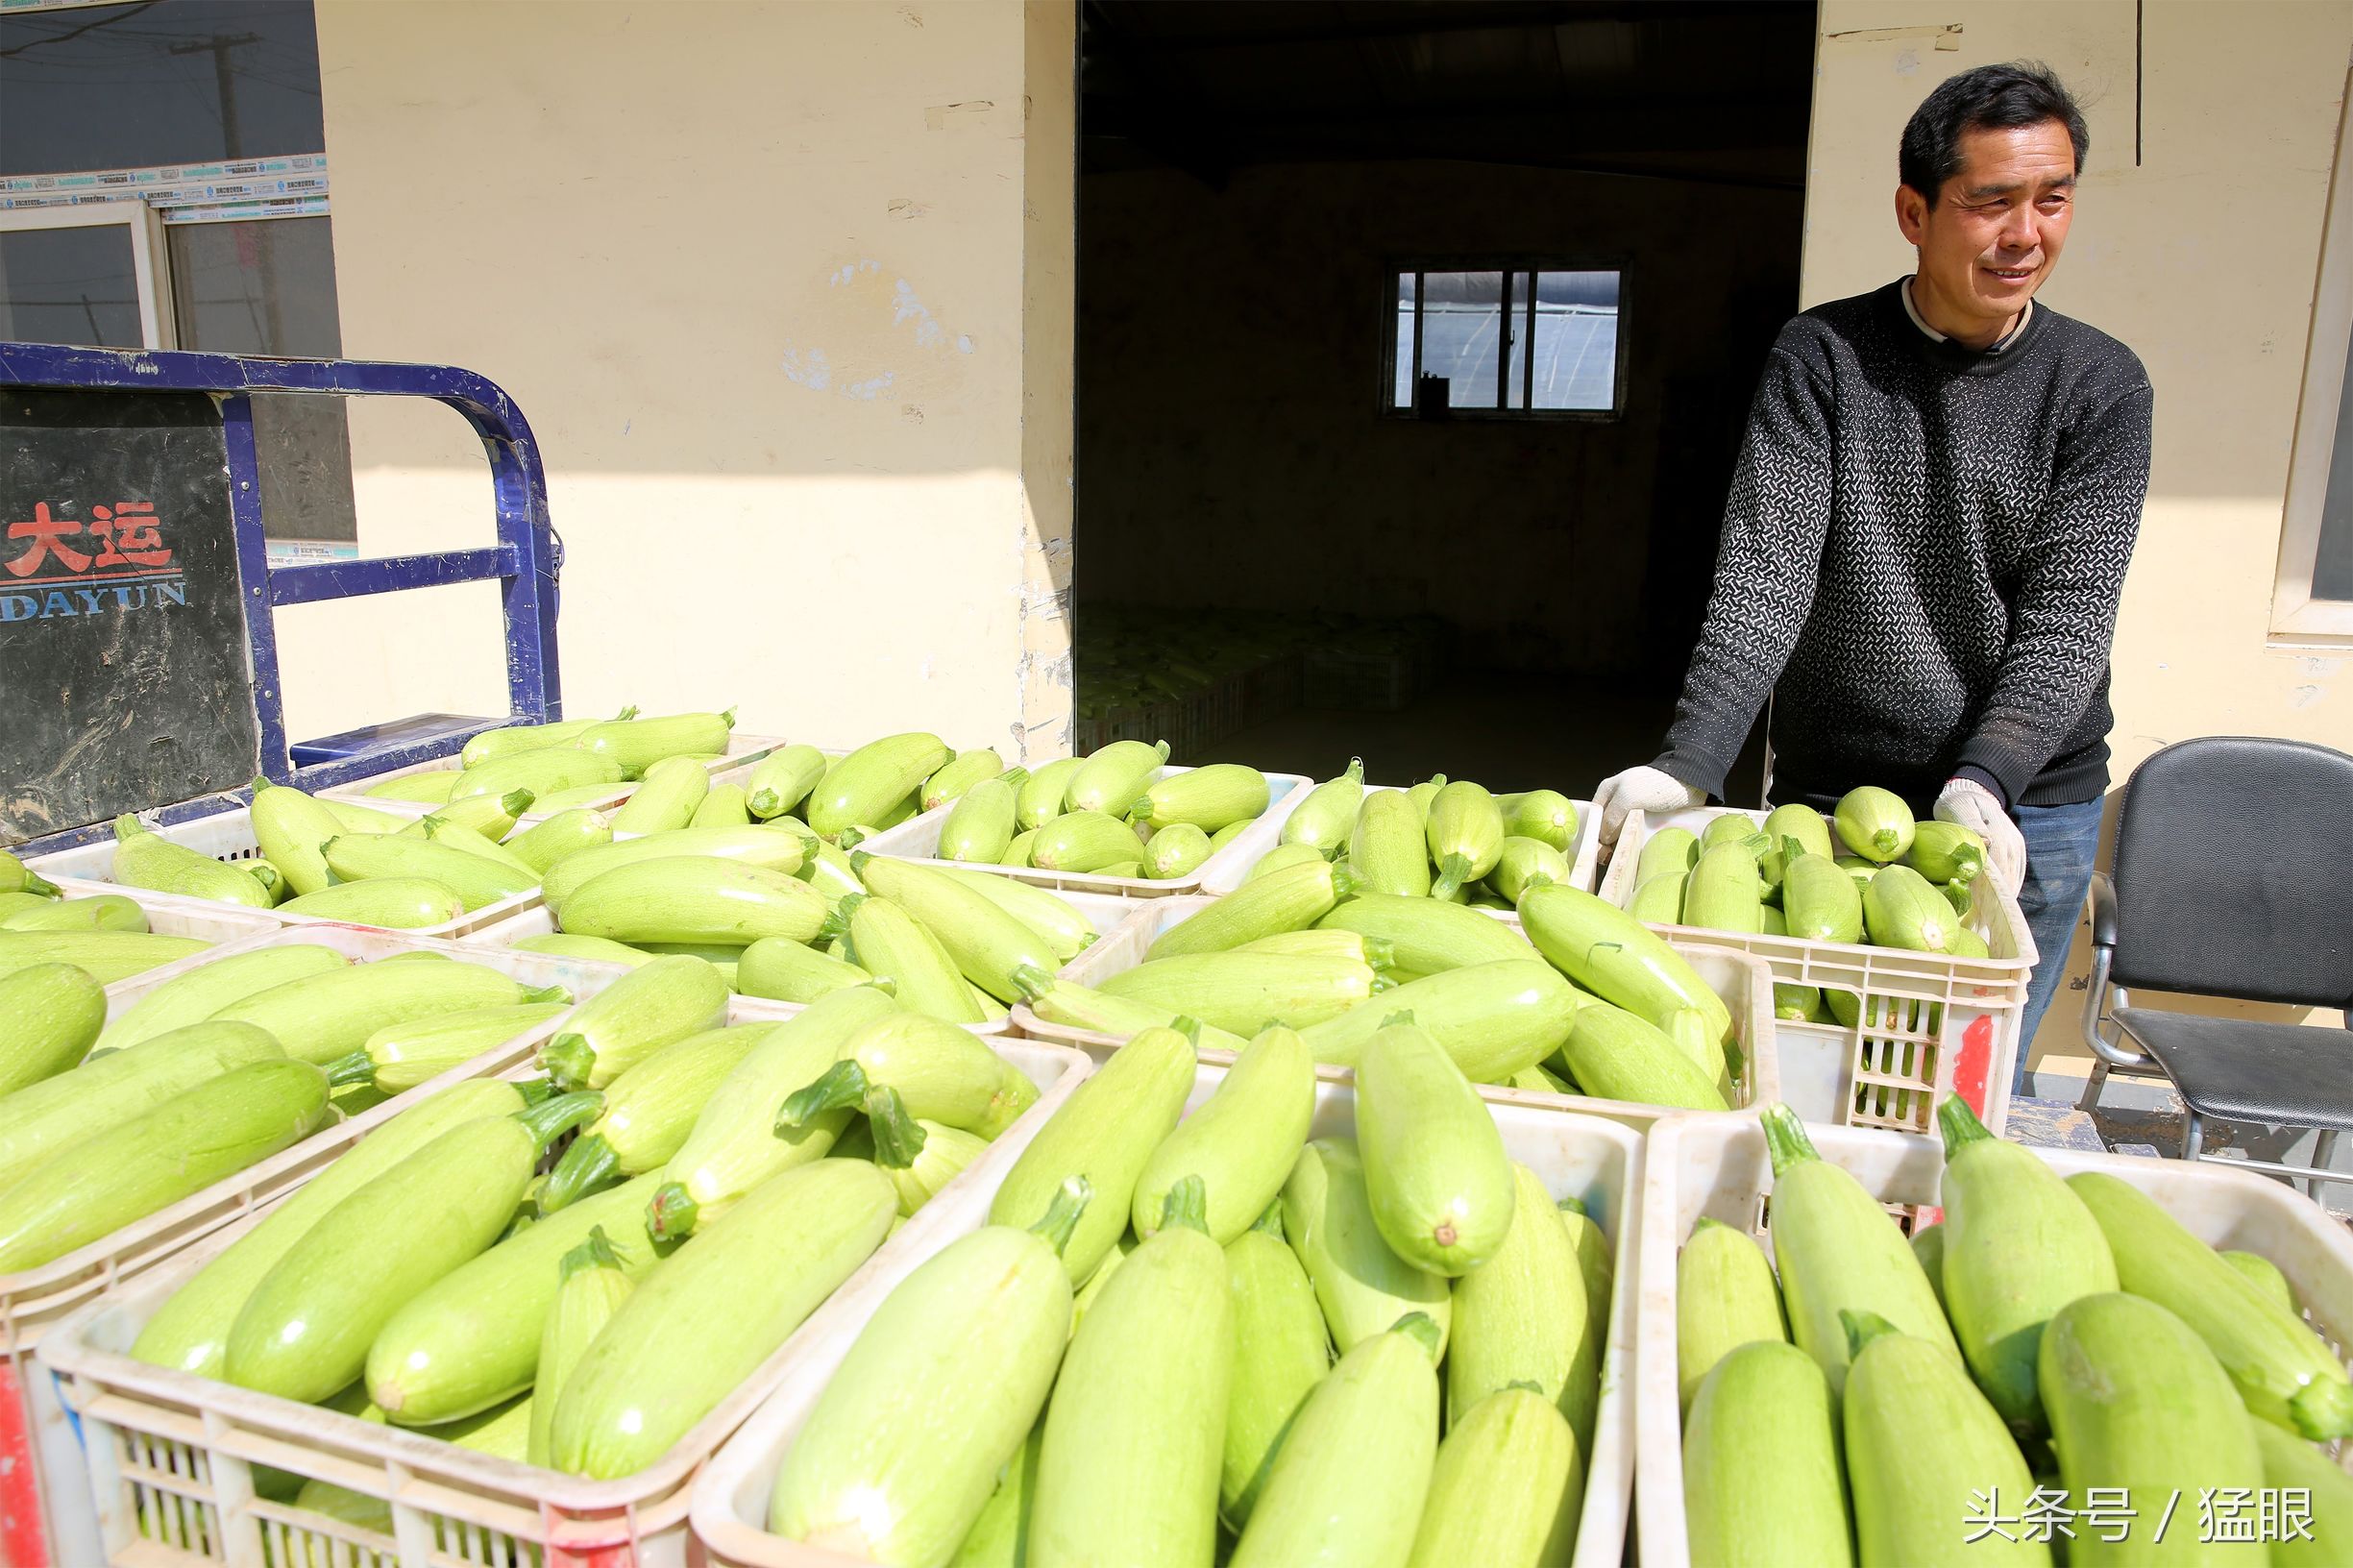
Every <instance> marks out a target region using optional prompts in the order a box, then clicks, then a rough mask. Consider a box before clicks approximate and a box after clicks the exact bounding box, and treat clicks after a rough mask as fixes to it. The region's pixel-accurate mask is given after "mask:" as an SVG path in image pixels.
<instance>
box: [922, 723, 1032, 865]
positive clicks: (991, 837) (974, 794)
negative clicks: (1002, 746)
mask: <svg viewBox="0 0 2353 1568" xmlns="http://www.w3.org/2000/svg"><path fill="white" fill-rule="evenodd" d="M995 755H996V753H995V752H993V751H992V752H990V753H989V756H990V757H991V759H992V760H993V759H994V758H995ZM1015 772H1017V773H1019V772H1021V771H1020V770H1019V769H1016V770H1015ZM1024 776H1026V775H1024ZM1017 782H1018V780H1009V779H1006V778H999V777H991V778H984V779H982V780H980V781H979V782H978V783H976V784H974V785H972V786H971V787H970V788H969V789H967V790H966V791H965V792H964V793H963V794H961V795H959V796H956V797H955V803H954V804H953V805H951V806H949V807H948V809H947V817H946V820H945V821H942V822H941V824H940V853H939V858H940V859H942V860H956V861H977V862H979V863H980V864H982V865H984V866H993V865H995V864H996V862H997V860H998V859H999V857H1001V856H1002V855H1003V854H1004V853H1005V848H1006V845H1010V844H1012V843H1013V834H1014V826H1013V813H1014V800H1015V789H1014V786H1015V784H1016V783H1017Z"/></svg>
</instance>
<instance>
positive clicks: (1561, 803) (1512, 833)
mask: <svg viewBox="0 0 2353 1568" xmlns="http://www.w3.org/2000/svg"><path fill="white" fill-rule="evenodd" d="M1495 803H1496V804H1497V805H1498V806H1500V807H1502V808H1503V813H1504V833H1505V836H1506V837H1507V838H1520V839H1533V840H1535V841H1536V842H1537V843H1538V844H1541V845H1545V846H1546V847H1547V848H1549V849H1551V850H1552V851H1553V852H1554V853H1555V854H1560V855H1565V854H1567V853H1568V852H1569V848H1570V846H1571V845H1574V844H1576V842H1577V802H1576V801H1574V800H1572V799H1570V798H1569V797H1568V796H1565V795H1562V794H1561V793H1560V792H1559V791H1558V790H1530V791H1528V792H1527V793H1526V794H1524V795H1505V796H1497V797H1496V800H1495Z"/></svg>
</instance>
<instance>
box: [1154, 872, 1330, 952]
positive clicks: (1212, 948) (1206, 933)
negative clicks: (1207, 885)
mask: <svg viewBox="0 0 2353 1568" xmlns="http://www.w3.org/2000/svg"><path fill="white" fill-rule="evenodd" d="M1355 892H1356V879H1355V878H1354V877H1353V876H1351V875H1350V874H1349V873H1348V871H1347V870H1345V869H1343V868H1340V867H1336V866H1332V865H1328V864H1326V863H1325V862H1323V861H1321V860H1311V861H1307V862H1304V863H1302V864H1300V865H1297V866H1290V867H1286V868H1285V869H1284V870H1279V871H1275V872H1271V873H1269V874H1268V875H1265V876H1262V877H1257V878H1255V879H1253V880H1251V881H1248V882H1245V883H1243V884H1242V885H1241V886H1240V887H1239V888H1238V889H1237V890H1235V891H1234V892H1233V893H1231V894H1227V895H1226V896H1225V897H1223V898H1219V899H1216V900H1214V901H1213V902H1211V903H1210V904H1209V905H1208V906H1207V907H1206V908H1204V909H1202V910H1200V911H1199V912H1198V913H1196V914H1194V915H1193V916H1191V917H1190V918H1189V919H1183V920H1180V921H1178V922H1177V923H1176V924H1174V925H1172V926H1170V927H1169V928H1168V929H1167V930H1165V931H1163V932H1162V933H1161V934H1160V935H1159V936H1158V937H1156V938H1154V939H1153V941H1152V945H1151V946H1150V947H1148V948H1146V949H1145V950H1144V957H1145V959H1146V960H1147V961H1157V960H1160V959H1164V958H1178V957H1182V956H1185V955H1188V954H1194V953H1220V952H1227V951H1230V950H1232V949H1234V948H1237V947H1242V946H1246V945H1248V944H1249V943H1253V942H1257V941H1259V940H1260V939H1262V938H1264V937H1271V936H1276V935H1279V934H1281V933H1283V932H1287V931H1304V930H1306V929H1307V928H1308V927H1309V926H1311V925H1313V924H1315V923H1316V922H1317V921H1318V920H1320V919H1323V918H1324V917H1325V916H1327V915H1330V914H1331V913H1332V911H1333V909H1334V907H1335V906H1336V905H1337V904H1339V903H1340V902H1341V901H1342V900H1344V899H1346V898H1348V897H1349V896H1350V895H1352V894H1354V893H1355Z"/></svg>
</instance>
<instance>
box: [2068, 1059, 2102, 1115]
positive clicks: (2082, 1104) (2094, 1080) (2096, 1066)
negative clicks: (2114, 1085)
mask: <svg viewBox="0 0 2353 1568" xmlns="http://www.w3.org/2000/svg"><path fill="white" fill-rule="evenodd" d="M2107 1084H2108V1064H2107V1063H2105V1062H2102V1061H2100V1060H2099V1059H2098V1058H2097V1057H2094V1058H2093V1059H2092V1075H2091V1076H2090V1077H2088V1078H2086V1079H2085V1080H2084V1081H2083V1095H2082V1097H2081V1098H2079V1099H2077V1100H2076V1101H2075V1109H2076V1110H2078V1111H2082V1112H2086V1113H2089V1112H2093V1111H2096V1110H2098V1109H2099V1091H2100V1090H2102V1089H2104V1088H2106V1087H2107Z"/></svg>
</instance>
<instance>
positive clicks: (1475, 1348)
mask: <svg viewBox="0 0 2353 1568" xmlns="http://www.w3.org/2000/svg"><path fill="white" fill-rule="evenodd" d="M1511 1182H1512V1217H1511V1229H1510V1231H1509V1232H1507V1234H1506V1235H1505V1237H1504V1244H1503V1246H1502V1247H1501V1248H1499V1249H1498V1250H1497V1252H1496V1254H1495V1256H1494V1257H1493V1258H1490V1259H1489V1260H1488V1261H1487V1262H1486V1264H1485V1266H1483V1267H1481V1268H1476V1269H1473V1270H1472V1271H1471V1272H1470V1273H1468V1274H1465V1275H1463V1276H1462V1278H1460V1279H1459V1280H1457V1281H1456V1282H1455V1288H1454V1303H1453V1307H1454V1334H1453V1337H1452V1339H1451V1341H1450V1343H1449V1345H1448V1349H1447V1356H1446V1409H1447V1416H1448V1419H1449V1420H1450V1421H1451V1420H1454V1419H1457V1418H1458V1417H1460V1416H1463V1415H1465V1414H1467V1413H1468V1412H1469V1411H1470V1409H1471V1408H1472V1407H1473V1406H1475V1405H1477V1404H1479V1403H1480V1402H1481V1401H1482V1400H1484V1399H1485V1398H1487V1397H1488V1396H1489V1395H1491V1394H1493V1393H1495V1392H1496V1391H1497V1390H1499V1389H1503V1388H1507V1387H1509V1386H1511V1385H1512V1384H1517V1383H1527V1384H1534V1385H1535V1386H1536V1387H1537V1388H1538V1389H1540V1390H1542V1391H1543V1393H1544V1395H1545V1396H1546V1397H1547V1398H1549V1399H1551V1400H1552V1401H1553V1402H1554V1403H1555V1404H1556V1405H1558V1406H1559V1407H1560V1412H1561V1414H1563V1415H1564V1416H1566V1417H1567V1418H1568V1421H1569V1426H1570V1429H1571V1430H1572V1431H1573V1432H1575V1433H1576V1434H1577V1443H1578V1452H1579V1453H1587V1452H1590V1451H1591V1447H1592V1442H1593V1421H1594V1414H1595V1411H1596V1409H1597V1408H1598V1407H1599V1405H1600V1402H1601V1392H1602V1355H1603V1352H1604V1350H1605V1348H1606V1347H1607V1342H1608V1338H1609V1265H1608V1258H1607V1253H1606V1250H1605V1248H1603V1249H1600V1250H1599V1251H1598V1254H1597V1257H1596V1258H1595V1260H1594V1262H1595V1263H1596V1264H1597V1265H1598V1268H1597V1269H1588V1268H1587V1267H1586V1266H1584V1261H1583V1260H1582V1259H1581V1249H1582V1248H1585V1247H1590V1246H1593V1245H1594V1244H1595V1243H1598V1242H1600V1241H1601V1240H1602V1237H1601V1235H1600V1231H1599V1229H1598V1227H1595V1226H1594V1225H1593V1224H1592V1223H1591V1221H1589V1220H1587V1221H1584V1222H1583V1224H1582V1225H1581V1228H1580V1229H1579V1230H1576V1231H1572V1230H1571V1229H1570V1226H1569V1224H1568V1223H1567V1220H1566V1218H1565V1217H1564V1216H1563V1215H1562V1214H1561V1213H1560V1212H1559V1211H1557V1210H1556V1209H1555V1208H1554V1206H1553V1199H1552V1195H1551V1194H1550V1193H1548V1192H1546V1191H1545V1190H1544V1184H1543V1182H1541V1181H1540V1180H1538V1179H1537V1177H1536V1174H1535V1172H1533V1171H1532V1170H1530V1169H1529V1168H1528V1167H1527V1166H1525V1165H1520V1164H1514V1165H1513V1166H1512V1167H1511Z"/></svg>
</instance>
